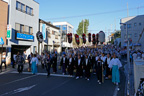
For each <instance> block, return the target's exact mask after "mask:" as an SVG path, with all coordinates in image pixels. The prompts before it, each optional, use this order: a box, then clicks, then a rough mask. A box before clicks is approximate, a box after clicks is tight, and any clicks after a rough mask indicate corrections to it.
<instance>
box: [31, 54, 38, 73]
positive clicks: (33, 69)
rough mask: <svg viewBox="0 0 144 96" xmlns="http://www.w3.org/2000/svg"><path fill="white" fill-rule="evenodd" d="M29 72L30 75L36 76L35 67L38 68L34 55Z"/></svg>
mask: <svg viewBox="0 0 144 96" xmlns="http://www.w3.org/2000/svg"><path fill="white" fill-rule="evenodd" d="M31 64H32V66H31V70H32V74H36V73H37V66H38V58H37V57H36V54H34V56H33V58H32V60H31Z"/></svg>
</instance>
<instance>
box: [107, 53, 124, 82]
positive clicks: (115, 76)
mask: <svg viewBox="0 0 144 96" xmlns="http://www.w3.org/2000/svg"><path fill="white" fill-rule="evenodd" d="M120 67H122V64H121V62H120V60H119V59H118V58H116V54H114V58H113V59H112V60H111V61H110V63H109V68H111V69H112V82H113V83H114V84H116V85H118V83H120V74H119V68H120Z"/></svg>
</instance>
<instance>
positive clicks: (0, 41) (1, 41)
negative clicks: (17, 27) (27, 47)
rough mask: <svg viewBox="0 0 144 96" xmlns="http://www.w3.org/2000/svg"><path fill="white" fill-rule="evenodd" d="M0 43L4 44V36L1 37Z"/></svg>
mask: <svg viewBox="0 0 144 96" xmlns="http://www.w3.org/2000/svg"><path fill="white" fill-rule="evenodd" d="M0 45H4V41H3V38H2V37H1V39H0Z"/></svg>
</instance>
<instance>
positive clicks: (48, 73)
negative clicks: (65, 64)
mask: <svg viewBox="0 0 144 96" xmlns="http://www.w3.org/2000/svg"><path fill="white" fill-rule="evenodd" d="M51 62H52V60H51V58H50V54H48V53H46V56H45V68H46V71H47V77H48V76H50V68H51Z"/></svg>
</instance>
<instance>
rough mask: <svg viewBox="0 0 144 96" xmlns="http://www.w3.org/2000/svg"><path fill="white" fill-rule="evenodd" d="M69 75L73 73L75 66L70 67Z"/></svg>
mask: <svg viewBox="0 0 144 96" xmlns="http://www.w3.org/2000/svg"><path fill="white" fill-rule="evenodd" d="M68 72H69V75H73V66H69V67H68Z"/></svg>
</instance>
